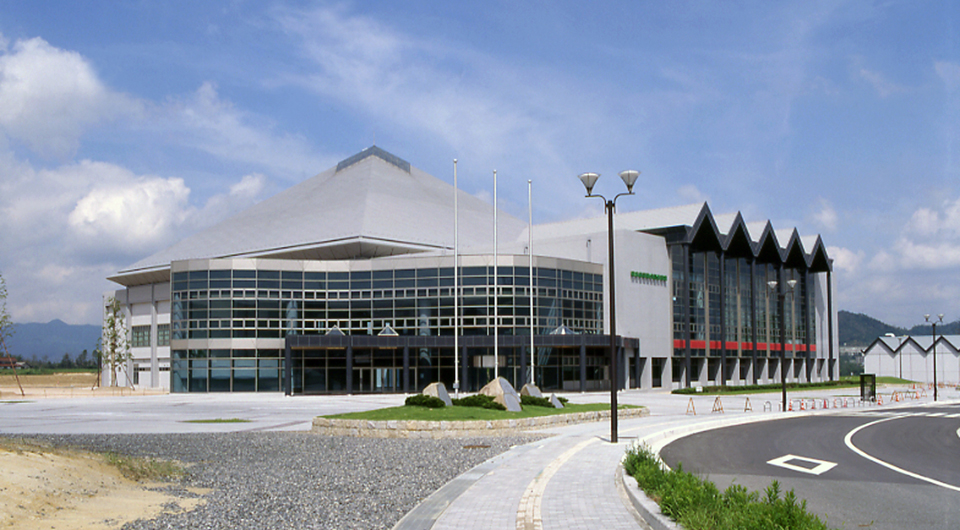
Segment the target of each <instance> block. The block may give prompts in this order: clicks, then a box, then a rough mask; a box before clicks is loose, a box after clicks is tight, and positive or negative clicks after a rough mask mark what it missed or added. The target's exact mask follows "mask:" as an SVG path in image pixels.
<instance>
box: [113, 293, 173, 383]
mask: <svg viewBox="0 0 960 530" xmlns="http://www.w3.org/2000/svg"><path fill="white" fill-rule="evenodd" d="M110 297H115V298H116V299H117V300H119V301H120V303H121V304H123V307H124V318H125V319H126V324H127V340H128V341H129V340H130V339H131V333H132V332H131V330H132V329H133V327H134V326H150V345H149V346H144V347H137V348H133V347H131V348H130V353H131V355H132V359H131V360H130V362H128V363H126V365H125V366H124V367H123V368H122V369H121V370H120V371H119V372H118V374H117V383H116V384H117V386H137V387H140V388H170V346H160V345H159V344H158V342H157V339H158V326H160V325H164V324H166V325H169V324H170V284H169V283H158V284H151V285H138V286H135V287H130V288H127V289H119V290H117V291H111V292H108V293H105V294H104V306H105V305H106V301H107V299H108V298H110ZM112 378H113V374H111V373H110V370H108V369H104V371H103V372H102V373H101V377H100V384H101V385H103V386H111V385H113V381H112Z"/></svg>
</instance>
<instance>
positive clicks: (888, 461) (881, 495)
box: [660, 403, 960, 530]
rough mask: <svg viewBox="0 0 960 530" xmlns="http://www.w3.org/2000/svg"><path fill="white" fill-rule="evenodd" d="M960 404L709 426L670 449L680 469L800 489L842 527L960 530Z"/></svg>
mask: <svg viewBox="0 0 960 530" xmlns="http://www.w3.org/2000/svg"><path fill="white" fill-rule="evenodd" d="M958 429H960V404H956V403H953V404H946V405H943V404H938V405H936V406H922V407H911V408H890V409H876V408H875V409H870V410H869V411H859V412H851V413H847V414H842V415H814V416H804V417H799V418H789V419H783V420H777V421H769V422H760V423H754V424H747V425H742V426H734V427H726V428H722V429H716V430H712V431H707V432H702V433H699V434H695V435H691V436H688V437H685V438H681V439H679V440H676V441H674V442H673V443H670V444H669V445H667V446H666V447H664V449H663V450H662V451H661V453H660V456H661V458H663V460H664V461H665V462H666V463H667V464H668V465H670V466H671V467H675V466H676V465H677V464H678V463H682V465H683V468H684V469H685V470H687V471H694V472H698V473H701V474H704V475H706V476H708V477H709V478H710V479H711V480H713V481H714V482H715V483H716V484H717V485H718V486H719V487H721V488H725V487H727V486H728V485H730V484H731V483H733V482H736V483H738V484H742V485H744V486H746V487H748V488H749V489H751V490H758V491H762V490H764V489H765V488H766V487H767V486H769V485H770V483H771V482H772V481H773V480H777V481H779V482H780V484H781V491H787V490H790V489H793V490H795V491H796V493H797V495H798V496H799V497H800V498H802V499H806V500H807V507H808V509H809V510H810V511H812V512H813V513H816V514H818V515H820V516H821V518H823V519H825V520H826V522H827V524H828V525H829V526H831V527H834V528H844V529H852V528H870V529H889V530H900V529H904V528H910V529H947V528H949V529H955V528H960V431H958Z"/></svg>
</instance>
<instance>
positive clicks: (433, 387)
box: [421, 383, 453, 407]
mask: <svg viewBox="0 0 960 530" xmlns="http://www.w3.org/2000/svg"><path fill="white" fill-rule="evenodd" d="M421 393H422V394H423V395H425V396H433V397H435V398H440V400H441V401H443V404H444V405H446V406H448V407H452V406H453V401H450V394H448V393H447V387H446V386H444V384H443V383H430V384H429V385H427V388H424V389H423V392H421Z"/></svg>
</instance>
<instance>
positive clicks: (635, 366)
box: [633, 344, 647, 388]
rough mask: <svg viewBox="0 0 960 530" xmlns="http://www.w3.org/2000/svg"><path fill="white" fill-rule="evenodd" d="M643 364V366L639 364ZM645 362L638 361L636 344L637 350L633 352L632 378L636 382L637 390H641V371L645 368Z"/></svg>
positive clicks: (638, 346) (638, 353) (638, 348)
mask: <svg viewBox="0 0 960 530" xmlns="http://www.w3.org/2000/svg"><path fill="white" fill-rule="evenodd" d="M641 363H643V364H641ZM646 364H647V363H646V361H645V360H643V361H641V359H640V344H637V349H636V350H635V351H634V352H633V374H634V375H633V377H634V379H635V380H636V381H637V388H643V379H642V378H643V370H644V368H646Z"/></svg>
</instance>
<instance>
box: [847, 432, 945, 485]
mask: <svg viewBox="0 0 960 530" xmlns="http://www.w3.org/2000/svg"><path fill="white" fill-rule="evenodd" d="M903 417H904V416H894V417H892V418H884V419H882V420H877V421H872V422H870V423H864V424H863V425H861V426H859V427H857V428H856V429H853V430H852V431H850V432H848V433H847V435H846V436H844V438H843V443H845V444H847V447H849V448H850V450H851V451H853V452H854V453H857V454H858V455H860V456H862V457H864V458H866V459H867V460H870V461H871V462H876V463H877V464H880V465H881V466H883V467H885V468H887V469H890V470H893V471H896V472H897V473H901V474H903V475H906V476H908V477H913V478H915V479H917V480H922V481H924V482H929V483H930V484H933V485H934V486H940V487H941V488H947V489H949V490H953V491H960V488H958V487H957V486H954V485H952V484H947V483H945V482H940V481H939V480H936V479H932V478H930V477H925V476H923V475H918V474H916V473H914V472H912V471H907V470H906V469H901V468H899V467H897V466H895V465H893V464H890V463H887V462H884V461H883V460H880V459H879V458H877V457H875V456H872V455H868V454H867V453H865V452H864V451H862V450H861V449H860V448H859V447H857V446H855V445H853V435H854V434H857V433H858V432H860V431H861V430H863V429H866V428H867V427H872V426H874V425H876V424H878V423H883V422H885V421H890V420H896V419H899V418H903ZM958 435H960V433H958Z"/></svg>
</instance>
